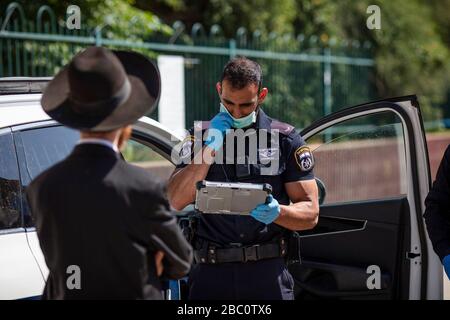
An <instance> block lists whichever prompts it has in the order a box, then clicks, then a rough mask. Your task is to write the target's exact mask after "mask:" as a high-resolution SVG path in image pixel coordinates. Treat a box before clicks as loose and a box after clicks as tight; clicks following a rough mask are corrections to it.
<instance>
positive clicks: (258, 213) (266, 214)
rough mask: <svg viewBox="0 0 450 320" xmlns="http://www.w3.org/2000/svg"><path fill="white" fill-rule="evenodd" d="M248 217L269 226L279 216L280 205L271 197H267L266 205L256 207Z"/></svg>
mask: <svg viewBox="0 0 450 320" xmlns="http://www.w3.org/2000/svg"><path fill="white" fill-rule="evenodd" d="M250 215H251V216H252V217H253V218H255V219H256V220H258V221H259V222H262V223H264V224H270V223H272V222H273V221H275V219H276V218H278V216H279V215H280V204H279V203H278V201H277V200H276V199H275V198H274V197H273V196H272V195H269V196H268V197H267V200H266V203H262V204H260V205H258V206H257V207H256V208H255V209H253V211H252V212H250Z"/></svg>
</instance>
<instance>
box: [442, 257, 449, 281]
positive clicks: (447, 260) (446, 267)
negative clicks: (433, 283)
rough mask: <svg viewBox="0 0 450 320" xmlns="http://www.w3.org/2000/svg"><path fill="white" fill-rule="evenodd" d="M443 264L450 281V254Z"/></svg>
mask: <svg viewBox="0 0 450 320" xmlns="http://www.w3.org/2000/svg"><path fill="white" fill-rule="evenodd" d="M442 264H443V265H444V270H445V273H446V274H447V277H448V279H449V280H450V254H449V255H448V256H445V257H444V260H442Z"/></svg>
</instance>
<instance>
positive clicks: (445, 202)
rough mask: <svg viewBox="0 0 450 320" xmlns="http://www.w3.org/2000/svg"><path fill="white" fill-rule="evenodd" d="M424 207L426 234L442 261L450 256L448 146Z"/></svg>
mask: <svg viewBox="0 0 450 320" xmlns="http://www.w3.org/2000/svg"><path fill="white" fill-rule="evenodd" d="M425 206H426V209H425V214H424V217H425V221H426V224H427V230H428V234H429V236H430V239H431V243H432V244H433V248H434V251H435V252H436V253H437V255H438V256H439V258H440V259H441V261H442V260H443V259H444V258H445V257H446V256H447V255H449V254H450V145H449V146H448V147H447V150H445V153H444V157H443V158H442V161H441V164H440V165H439V169H438V172H437V174H436V180H435V181H434V183H433V187H432V188H431V190H430V193H428V196H427V197H426V199H425Z"/></svg>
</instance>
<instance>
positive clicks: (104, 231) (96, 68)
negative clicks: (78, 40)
mask: <svg viewBox="0 0 450 320" xmlns="http://www.w3.org/2000/svg"><path fill="white" fill-rule="evenodd" d="M159 94H160V77H159V73H158V70H157V68H156V67H155V66H154V65H153V63H152V62H150V61H149V60H148V59H146V58H145V57H144V56H142V55H140V54H137V53H133V52H123V51H119V52H111V51H109V50H107V49H105V48H101V47H90V48H87V49H86V50H84V51H82V52H81V53H79V54H77V55H76V56H75V57H74V58H73V60H72V61H71V62H70V63H69V64H68V65H67V66H66V67H65V68H63V69H62V71H60V72H59V73H58V74H57V75H56V76H55V78H54V79H53V80H52V81H51V82H50V83H49V84H48V86H47V88H46V90H45V92H44V94H43V96H42V100H41V103H42V107H43V109H44V111H45V112H46V113H47V114H48V115H49V116H50V117H52V118H53V119H55V120H57V121H58V122H60V123H62V124H63V125H66V126H68V127H71V128H75V129H77V130H79V131H80V132H81V139H80V142H79V143H78V144H77V146H76V147H75V149H74V150H73V152H72V153H71V154H70V155H69V156H68V157H67V158H66V159H65V160H63V161H61V162H60V163H58V164H56V165H55V166H53V167H52V168H50V169H48V170H47V171H45V172H43V173H42V174H41V175H39V176H38V177H37V178H36V179H35V180H34V181H33V182H32V183H31V184H30V185H29V187H28V188H27V197H28V201H29V204H30V207H31V211H32V213H33V216H34V219H35V221H36V228H37V233H38V237H39V242H40V245H41V248H42V251H43V254H44V256H45V261H46V263H47V266H48V268H49V272H50V273H49V276H48V279H47V283H46V287H45V289H44V296H43V297H44V298H46V299H161V298H162V295H161V284H160V280H159V277H160V276H164V277H166V278H172V279H176V278H180V277H182V276H184V275H185V274H187V272H188V271H189V269H190V264H191V260H192V249H191V247H190V245H189V244H188V243H187V242H186V240H185V239H184V237H183V235H182V233H181V231H180V229H179V228H178V226H177V222H176V219H175V218H174V217H173V216H172V215H171V214H170V213H169V209H170V208H169V204H168V202H167V200H166V198H165V196H164V188H163V187H162V186H161V185H160V184H158V183H156V182H155V179H154V178H153V176H151V175H150V174H149V173H148V172H146V171H145V170H144V169H141V168H138V167H136V166H133V165H130V164H127V163H126V162H125V161H123V160H122V159H121V157H120V153H119V150H120V148H121V147H122V146H123V145H124V143H125V142H126V140H127V139H128V138H129V137H130V134H131V127H130V124H132V123H134V122H135V121H136V120H137V119H139V118H140V117H141V116H143V115H144V114H146V113H149V112H150V111H151V110H152V109H153V108H154V107H155V105H156V102H157V100H158V98H159Z"/></svg>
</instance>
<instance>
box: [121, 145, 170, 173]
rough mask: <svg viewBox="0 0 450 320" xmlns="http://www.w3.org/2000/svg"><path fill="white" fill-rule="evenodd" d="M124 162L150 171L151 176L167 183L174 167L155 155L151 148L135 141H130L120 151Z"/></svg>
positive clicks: (158, 155) (157, 154)
mask: <svg viewBox="0 0 450 320" xmlns="http://www.w3.org/2000/svg"><path fill="white" fill-rule="evenodd" d="M122 154H123V157H124V158H125V160H126V161H127V162H129V163H131V164H134V165H137V166H139V167H141V168H144V169H145V170H148V171H150V172H151V173H152V174H153V175H155V176H157V177H158V178H160V179H161V180H162V181H163V182H167V180H168V179H169V177H170V175H171V174H172V172H173V170H174V168H175V166H174V165H173V164H172V163H171V162H170V161H169V160H167V159H166V158H164V157H163V156H161V155H160V154H159V153H157V152H156V151H155V150H154V149H152V147H150V146H147V145H144V144H143V143H140V142H138V141H135V140H130V141H128V143H127V144H126V146H125V148H124V150H123V151H122Z"/></svg>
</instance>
